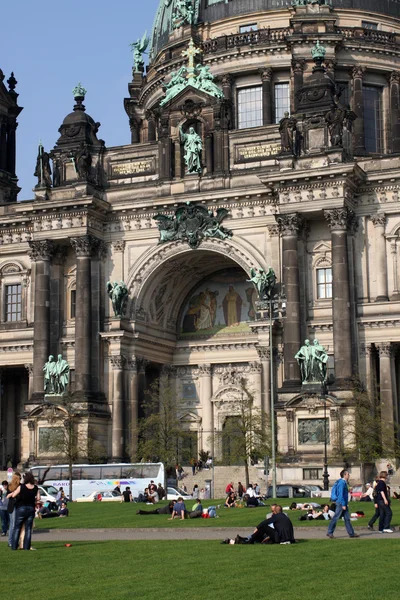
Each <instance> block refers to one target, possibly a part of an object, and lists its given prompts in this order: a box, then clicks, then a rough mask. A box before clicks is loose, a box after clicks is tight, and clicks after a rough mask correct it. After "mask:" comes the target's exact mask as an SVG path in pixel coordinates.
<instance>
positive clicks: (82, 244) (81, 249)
mask: <svg viewBox="0 0 400 600" xmlns="http://www.w3.org/2000/svg"><path fill="white" fill-rule="evenodd" d="M70 242H71V245H72V247H73V249H74V250H75V253H76V256H78V257H83V256H86V257H87V256H91V255H92V253H93V251H94V250H96V249H97V248H98V247H99V244H100V240H98V239H97V238H95V237H93V236H92V235H84V236H82V237H78V238H71V239H70Z"/></svg>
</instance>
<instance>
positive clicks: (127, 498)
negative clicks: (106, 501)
mask: <svg viewBox="0 0 400 600" xmlns="http://www.w3.org/2000/svg"><path fill="white" fill-rule="evenodd" d="M121 502H133V498H132V492H131V488H130V487H129V485H128V486H127V487H126V488H125V490H124V491H123V492H122V498H121Z"/></svg>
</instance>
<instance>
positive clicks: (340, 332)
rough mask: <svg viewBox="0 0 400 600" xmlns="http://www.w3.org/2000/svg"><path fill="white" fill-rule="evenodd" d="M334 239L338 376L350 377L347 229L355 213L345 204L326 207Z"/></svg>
mask: <svg viewBox="0 0 400 600" xmlns="http://www.w3.org/2000/svg"><path fill="white" fill-rule="evenodd" d="M325 218H326V220H327V221H328V225H329V228H330V230H331V243H332V279H333V290H332V314H333V348H334V354H335V377H336V380H343V379H350V378H351V376H352V374H353V370H352V364H353V362H352V351H351V348H352V329H351V311H350V283H349V264H348V248H347V229H348V227H349V225H351V223H352V222H354V218H355V216H354V213H353V212H352V211H351V210H349V209H348V208H347V207H346V206H345V207H343V208H334V209H332V210H326V211H325Z"/></svg>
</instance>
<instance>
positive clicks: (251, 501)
mask: <svg viewBox="0 0 400 600" xmlns="http://www.w3.org/2000/svg"><path fill="white" fill-rule="evenodd" d="M243 500H244V501H245V502H246V508H256V507H257V506H259V502H258V498H256V497H255V496H249V495H248V494H245V495H244V496H243Z"/></svg>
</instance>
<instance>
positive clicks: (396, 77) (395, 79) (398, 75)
mask: <svg viewBox="0 0 400 600" xmlns="http://www.w3.org/2000/svg"><path fill="white" fill-rule="evenodd" d="M389 83H390V85H393V84H395V83H397V84H398V85H399V84H400V72H399V71H392V72H391V73H390V76H389Z"/></svg>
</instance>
